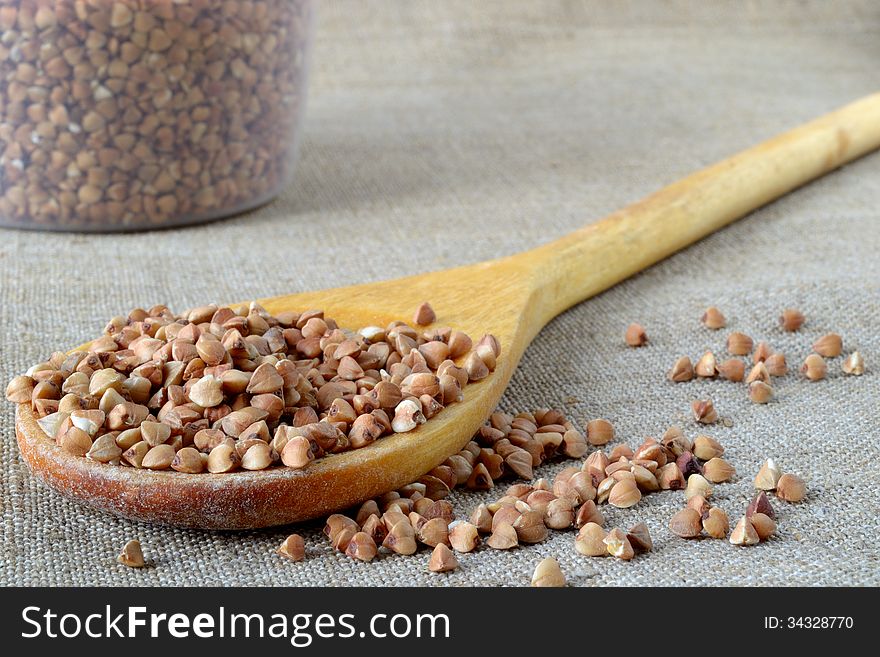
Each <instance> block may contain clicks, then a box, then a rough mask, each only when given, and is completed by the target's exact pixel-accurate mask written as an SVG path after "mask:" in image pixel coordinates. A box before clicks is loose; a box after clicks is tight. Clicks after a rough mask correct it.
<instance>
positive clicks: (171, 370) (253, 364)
mask: <svg viewBox="0 0 880 657" xmlns="http://www.w3.org/2000/svg"><path fill="white" fill-rule="evenodd" d="M434 319H435V315H434V312H433V310H432V309H431V307H430V306H429V305H428V304H423V305H422V306H421V307H420V308H419V309H418V310H417V312H416V316H415V318H414V320H415V321H414V323H415V324H416V325H417V326H419V327H420V328H414V327H413V326H410V325H408V324H406V323H404V322H400V321H397V322H392V323H391V324H390V325H388V326H387V327H385V328H381V327H377V326H368V327H365V328H361V329H360V330H359V331H358V332H357V333H353V332H351V331H345V330H343V329H340V328H339V327H338V326H337V324H336V322H335V321H334V320H332V319H331V318H329V317H325V316H324V313H323V312H321V311H319V310H312V311H307V312H303V313H295V312H286V313H282V314H280V315H279V316H277V317H273V316H272V315H270V314H269V313H268V312H266V310H265V309H263V308H262V307H261V306H260V305H259V304H256V303H251V304H250V306H243V307H241V308H237V309H232V308H218V307H217V306H203V307H200V308H195V309H193V310H190V311H187V312H185V313H183V314H181V315H175V314H173V313H172V312H171V311H170V310H169V309H168V308H167V307H166V306H155V307H153V308H150V309H149V310H142V309H137V310H134V311H132V312H131V313H129V314H128V316H127V317H116V318H114V319H112V320H111V321H110V322H109V323H108V324H107V326H106V328H105V329H104V335H103V336H102V337H100V338H98V339H96V340H95V341H93V342H92V343H91V344H90V345H88V347H87V348H85V349H81V350H77V351H73V352H71V353H69V354H66V353H63V352H56V353H55V354H53V355H52V356H51V357H50V358H49V360H48V361H46V362H44V363H40V364H38V365H35V366H33V367H31V368H30V369H29V370H28V372H27V374H25V375H23V376H18V377H15V378H14V379H13V380H12V381H11V382H10V383H9V386H8V387H7V389H6V398H7V399H8V400H9V401H12V402H15V403H30V405H31V409H32V410H33V412H34V413H35V415H36V416H37V418H38V420H37V421H38V423H39V425H40V427H41V428H42V429H43V431H44V432H45V433H46V435H47V436H48V437H49V438H52V439H54V440H55V442H56V444H57V445H58V446H59V448H60V449H62V450H64V451H65V452H68V453H70V454H72V455H75V456H82V457H86V458H88V459H90V460H93V461H97V462H100V463H105V464H112V465H119V466H128V467H134V468H144V469H147V470H168V469H171V470H176V471H178V472H183V473H189V474H198V473H202V472H209V473H224V472H231V471H233V470H236V469H238V468H243V469H246V470H263V469H266V468H269V467H272V466H278V465H283V466H286V467H289V468H304V467H305V466H307V465H308V464H309V463H310V462H311V461H313V460H314V459H316V458H320V457H322V456H324V455H331V454H337V453H340V452H344V451H348V450H352V449H359V448H362V447H366V446H367V445H369V444H371V443H373V442H374V441H376V440H378V439H379V438H381V437H382V436H385V435H388V434H392V433H405V432H408V431H412V430H413V429H415V428H416V427H417V426H418V425H419V424H422V423H424V422H426V421H427V420H429V419H430V418H432V417H434V416H435V415H436V414H437V413H439V412H440V411H441V410H442V409H443V408H444V406H446V405H448V404H451V403H454V402H456V401H459V400H460V399H461V395H462V388H464V387H465V386H466V385H468V384H469V383H471V382H474V381H479V380H481V379H483V378H485V377H486V376H488V374H489V372H490V370H494V369H495V363H496V358H497V357H498V355H499V354H500V350H501V347H500V344H499V343H498V340H497V339H495V338H494V337H493V336H491V335H485V336H483V337H482V338H481V339H480V340H479V341H477V342H476V343H474V342H473V341H472V340H471V338H470V337H469V336H468V335H466V334H465V333H463V332H461V331H456V330H453V329H450V328H442V327H441V328H431V329H425V328H421V327H424V326H425V325H427V324H430V323H432V322H433V321H434ZM457 358H463V362H462V364H461V366H458V365H456V364H455V362H454V361H453V359H457Z"/></svg>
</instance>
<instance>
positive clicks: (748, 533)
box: [278, 308, 864, 586]
mask: <svg viewBox="0 0 880 657" xmlns="http://www.w3.org/2000/svg"><path fill="white" fill-rule="evenodd" d="M703 322H704V324H706V326H707V327H709V328H711V329H719V328H722V327H723V326H724V325H725V320H724V318H723V316H722V315H721V313H720V311H718V309H717V308H710V309H708V310H707V312H706V313H705V315H704V316H703ZM780 322H781V325H782V327H783V329H784V330H786V331H796V330H797V329H798V328H800V326H801V325H802V324H803V322H804V318H803V315H802V314H801V313H799V312H798V311H795V310H786V311H785V312H784V313H783V314H782V317H781V320H780ZM625 340H626V342H627V344H629V345H630V346H642V345H644V344H645V343H646V342H647V333H646V331H645V329H644V328H643V327H641V326H639V325H637V324H633V325H631V326H630V327H629V328H628V329H627V331H626V335H625ZM752 346H753V344H752V341H751V338H749V337H748V336H745V335H744V334H741V333H733V334H731V336H730V338H729V339H728V350H729V351H730V352H731V353H732V354H735V355H740V356H744V355H747V354H748V353H749V352H751V351H752ZM813 349H814V351H815V352H816V353H815V354H813V355H812V356H810V357H808V358H807V359H806V362H805V365H804V367H803V368H802V371H803V373H804V375H805V376H806V377H807V378H808V379H809V380H811V381H815V380H818V379H819V378H821V376H822V375H824V370H823V373H822V375H820V374H819V373H818V372H819V370H818V369H817V368H818V367H820V365H818V363H819V362H820V361H821V364H822V365H824V358H832V357H835V356H838V355H840V353H841V351H842V341H841V339H840V337H839V336H837V335H836V334H833V333H832V334H828V335H826V336H824V337H822V338H821V339H819V340H818V341H817V342H816V343H815V344H814V345H813ZM753 358H754V362H755V365H754V366H753V368H752V374H750V376H749V379H750V380H749V383H750V385H751V384H753V383H754V382H755V381H759V382H761V383H764V384H766V385H767V386H768V387H769V377H770V376H771V375H772V376H783V375H784V374H785V373H786V371H787V370H786V368H785V357H784V355H783V354H781V353H774V352H773V351H772V350H771V349H770V347H769V346H768V345H767V343H761V344H759V345H758V348H757V349H755V351H754V354H753ZM817 359H819V360H818V361H817ZM737 363H738V365H737ZM745 367H746V364H745V362H743V361H741V360H734V359H730V360H726V361H724V362H722V363H717V362H716V360H715V357H714V355H712V354H711V353H707V354H706V355H705V356H704V357H703V358H701V359H700V362H699V363H698V366H697V368H693V367H692V366H690V361H689V360H687V359H686V358H684V359H680V360H679V362H678V363H677V364H676V367H674V368H673V372H672V373H670V376H669V378H670V380H672V381H676V382H678V381H686V380H690V379H691V378H693V376H694V373H696V374H697V376H698V377H703V378H706V377H711V376H716V375H720V376H722V377H724V378H727V379H729V380H732V381H742V380H743V379H744V378H745ZM694 369H696V370H697V371H696V372H694ZM842 369H843V371H844V373H846V374H852V375H859V374H862V373H863V372H864V361H863V359H862V357H861V355H860V354H859V353H858V352H853V353H852V354H851V355H850V356H849V357H848V358H847V359H846V360H845V361H844V363H843V364H842ZM765 370H766V376H765ZM737 372H739V374H737ZM750 396H751V398H752V399H753V401H756V402H762V403H763V402H764V401H766V400H762V399H760V395H759V394H758V393H757V392H755V386H754V385H751V388H750ZM756 397H758V398H756ZM692 411H693V414H694V419H695V421H696V422H697V423H698V425H705V424H712V423H714V422H717V421H718V419H719V418H718V414H717V412H716V411H715V408H714V405H713V403H712V401H711V400H709V399H707V400H698V401H694V402H693V404H692ZM585 429H586V431H585V433H581V432H580V431H578V430H577V428H576V427H575V426H574V424H573V423H572V422H570V421H569V420H567V419H566V418H565V417H564V416H563V414H562V413H561V412H559V411H556V410H547V409H541V410H538V411H535V412H533V413H519V414H516V415H510V414H506V413H500V412H496V413H493V415H492V416H491V417H490V418H489V420H488V422H487V424H486V425H485V426H484V427H483V428H482V429H481V430H480V431H479V432H478V433H477V435H475V436H474V440H473V441H472V442H471V443H470V444H469V445H468V446H467V447H466V448H465V449H464V450H462V451H461V452H460V453H459V454H457V455H454V456H452V457H450V458H449V459H448V460H447V461H446V463H445V464H444V465H442V466H440V467H438V468H435V469H434V470H433V471H432V473H431V474H430V475H428V476H427V477H425V478H423V480H421V481H420V482H419V483H417V484H413V485H410V486H407V487H404V488H403V489H401V490H400V491H398V492H395V493H389V494H387V495H384V496H382V497H381V498H378V499H375V500H369V501H367V502H365V503H364V504H363V505H362V506H361V507H360V508H359V509H355V510H352V512H351V513H350V514H347V515H346V514H334V515H333V516H330V517H329V518H328V519H327V524H326V526H325V528H324V533H325V534H326V535H327V537H328V539H329V541H330V542H331V544H332V546H333V547H334V548H335V549H337V550H340V551H343V552H345V553H346V554H347V555H348V556H350V557H352V558H355V559H360V560H364V561H370V560H372V559H373V558H375V557H376V556H377V555H378V554H379V553H380V552H381V549H382V548H385V549H386V550H388V551H390V552H394V553H398V554H414V553H416V552H417V551H418V549H419V545H420V544H421V545H424V546H427V547H428V548H432V551H431V556H430V559H429V561H428V568H429V569H430V570H431V571H434V572H447V571H451V570H455V569H456V568H458V565H459V564H458V560H457V558H456V556H455V555H456V553H459V554H461V553H467V552H471V551H473V550H477V549H480V548H481V547H482V546H485V547H487V548H490V549H497V550H508V549H512V548H515V547H517V546H521V545H525V544H530V543H538V542H541V541H543V540H545V539H546V538H547V536H548V534H549V531H550V530H556V531H566V530H569V529H572V528H573V529H576V530H578V532H577V534H576V535H575V540H574V548H575V550H576V551H577V552H578V553H580V554H583V555H586V556H591V557H592V556H606V555H612V556H614V557H617V558H618V559H621V560H624V561H628V560H631V559H632V558H634V556H635V555H636V554H639V553H645V552H649V551H650V550H651V549H652V547H653V541H652V539H651V536H650V534H649V531H648V527H647V525H646V524H645V523H644V522H637V523H636V524H634V525H633V526H632V527H631V528H630V529H628V530H623V529H620V528H612V529H610V530H608V529H606V528H605V527H604V525H605V518H604V516H603V514H602V512H601V510H600V507H601V506H602V505H603V504H609V505H611V506H614V507H617V508H630V507H633V506H635V505H636V504H637V503H638V502H639V501H640V500H641V498H642V497H643V496H644V495H647V494H650V493H653V492H660V491H665V490H684V494H685V501H686V506H685V508H684V509H682V510H681V511H679V512H678V513H676V514H675V515H674V516H673V517H672V518H671V519H670V521H669V530H670V532H671V533H672V534H674V535H677V536H680V537H682V538H697V537H700V536H707V537H709V538H715V539H725V538H726V539H728V540H729V542H730V543H731V544H733V545H736V546H751V545H755V544H757V543H758V542H760V541H764V540H766V539H768V538H770V537H771V536H772V535H773V534H774V533H775V531H776V513H775V511H774V509H773V506H772V505H771V503H770V499H769V497H768V495H767V492H771V491H775V492H776V497H777V498H778V499H779V500H780V501H783V502H788V503H795V502H799V501H801V500H803V499H804V497H805V496H806V484H805V483H804V481H803V479H801V478H800V477H799V476H797V475H795V474H792V473H783V472H782V471H781V469H780V468H779V467H778V466H777V465H776V463H775V462H774V461H773V460H772V459H768V460H767V462H766V463H765V464H764V466H763V467H762V468H761V470H760V472H759V473H758V474H757V476H756V477H755V482H754V485H755V488H756V489H757V493H756V495H755V496H754V497H753V499H752V501H751V502H750V503H749V504H748V506H747V508H746V509H745V510H744V513H743V515H742V517H741V518H740V519H739V521H738V522H737V524H736V526H735V527H734V528H733V531H731V528H730V521H729V519H728V515H727V513H726V512H725V511H724V510H723V509H721V508H719V507H717V506H713V505H712V504H710V503H709V502H708V500H709V499H710V498H711V496H712V492H713V485H717V484H722V483H724V482H727V481H729V480H731V479H732V478H733V477H735V475H736V470H735V468H734V467H733V465H731V464H730V463H728V462H727V461H726V460H725V459H724V458H723V454H724V447H723V446H722V445H721V444H720V443H719V442H718V441H717V440H715V439H713V438H712V437H710V436H708V435H705V434H698V435H696V436H695V437H694V438H693V439H691V438H688V437H686V436H685V434H684V432H683V431H682V429H681V428H679V427H676V426H673V427H670V428H669V429H668V430H667V431H666V432H665V433H664V434H663V436H662V437H660V439H659V440H658V439H655V438H648V439H646V440H645V441H644V442H643V443H642V444H641V445H639V446H637V447H636V448H635V449H633V448H631V447H629V446H628V445H625V444H620V445H617V446H615V447H614V448H613V449H612V450H611V451H610V452H609V453H606V452H605V451H604V450H603V449H601V448H602V447H603V446H604V445H606V444H607V443H608V442H610V441H611V440H612V439H613V438H614V427H613V425H612V424H611V423H610V422H609V421H608V420H605V419H593V420H590V421H589V422H587V423H586V427H585ZM588 445H592V446H595V447H598V448H599V449H596V450H595V451H593V452H592V453H591V454H589V456H587V458H586V459H585V460H584V461H583V462H582V463H580V464H579V465H577V466H569V467H566V468H564V469H563V470H562V471H560V472H559V473H558V474H557V475H556V477H555V478H554V480H553V482H552V483H551V482H549V481H547V480H546V479H537V480H535V481H531V482H530V483H513V484H512V485H510V486H509V487H508V488H507V489H506V490H505V493H504V495H503V496H501V497H500V498H499V499H497V500H495V501H494V502H491V503H489V504H480V505H479V506H477V508H476V509H474V510H473V512H472V513H471V515H470V517H469V518H468V519H467V520H464V519H456V518H455V516H454V512H453V508H452V505H451V504H449V503H448V502H447V501H446V500H445V499H443V498H444V497H445V496H446V495H447V494H448V492H449V489H451V488H452V487H454V486H455V485H465V486H468V487H470V488H490V487H492V486H494V484H495V482H496V481H497V480H498V479H500V478H501V477H503V476H505V475H517V476H520V477H522V478H523V479H530V478H531V474H532V468H533V467H537V466H538V465H540V464H541V463H542V462H545V461H547V460H549V459H553V458H554V457H559V456H566V457H569V458H581V457H583V456H585V455H586V453H587V451H588V450H589V446H588ZM517 448H518V449H519V450H524V451H525V452H526V453H522V452H517V451H514V450H515V449H517ZM514 455H515V458H513V459H512V458H511V457H512V456H514ZM529 456H531V457H532V460H531V462H530V461H529V458H528V457H529ZM492 464H495V465H497V466H500V467H495V468H493V466H492ZM517 464H521V465H523V466H525V467H522V468H520V469H517V468H516V467H515V466H516V465H517ZM438 481H439V482H440V484H442V485H438ZM278 553H279V554H281V555H282V556H284V557H287V558H289V559H292V560H294V561H299V560H302V559H304V558H305V557H306V546H305V542H304V540H303V538H302V537H301V536H299V535H297V534H292V535H291V536H289V537H288V538H287V539H286V540H285V541H284V542H283V543H282V545H281V546H280V547H279V549H278ZM565 582H566V580H565V575H564V574H563V573H562V571H561V569H560V567H559V564H558V563H557V562H556V560H555V559H552V558H549V559H544V560H542V561H541V562H540V563H539V564H538V565H537V567H536V568H535V571H534V574H533V576H532V585H533V586H563V585H565Z"/></svg>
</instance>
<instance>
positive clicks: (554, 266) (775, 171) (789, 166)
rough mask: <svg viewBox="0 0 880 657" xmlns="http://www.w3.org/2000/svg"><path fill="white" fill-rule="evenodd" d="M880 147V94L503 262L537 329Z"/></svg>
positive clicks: (787, 133) (785, 134) (852, 104)
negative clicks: (522, 277)
mask: <svg viewBox="0 0 880 657" xmlns="http://www.w3.org/2000/svg"><path fill="white" fill-rule="evenodd" d="M877 148H880V93H875V94H872V95H870V96H867V97H865V98H862V99H861V100H858V101H856V102H854V103H851V104H849V105H846V106H844V107H842V108H841V109H838V110H836V111H834V112H831V113H829V114H826V115H824V116H822V117H820V118H818V119H815V120H814V121H811V122H809V123H806V124H804V125H802V126H800V127H798V128H795V129H794V130H791V131H789V132H786V133H784V134H781V135H779V136H777V137H774V138H772V139H769V140H768V141H765V142H763V143H761V144H758V145H757V146H754V147H752V148H749V149H748V150H745V151H742V152H740V153H738V154H736V155H733V156H732V157H729V158H727V159H725V160H722V161H721V162H718V163H717V164H715V165H712V166H710V167H708V168H706V169H702V170H701V171H697V172H696V173H694V174H692V175H690V176H688V177H687V178H684V179H682V180H680V181H678V182H675V183H673V184H671V185H669V186H668V187H665V188H663V189H661V190H659V191H658V192H655V193H654V194H652V195H651V196H648V197H647V198H645V199H644V200H642V201H639V202H637V203H633V204H632V205H630V206H627V207H625V208H623V209H622V210H619V211H617V212H615V213H613V214H611V215H609V216H608V217H606V218H605V219H602V220H601V221H598V222H596V223H593V224H590V225H588V226H585V227H584V228H581V229H580V230H577V231H575V232H574V233H571V234H569V235H566V236H565V237H562V238H561V239H558V240H556V241H554V242H550V243H549V244H545V245H544V246H541V247H538V248H536V249H533V250H531V251H526V252H524V253H520V254H518V255H514V256H512V257H511V258H510V260H511V262H510V263H509V264H511V265H515V266H516V267H517V268H522V269H525V270H527V271H529V272H530V274H531V276H530V278H532V280H533V282H534V284H535V286H536V289H535V295H534V299H535V303H537V304H538V305H539V306H540V308H539V311H538V312H536V313H535V320H536V321H537V322H539V323H538V324H537V325H536V326H534V327H533V331H534V333H537V331H539V330H540V329H541V327H543V325H544V324H546V323H547V322H548V321H550V320H551V319H552V318H553V317H555V316H556V315H558V314H559V313H561V312H562V311H564V310H566V309H567V308H569V307H571V306H573V305H574V304H576V303H578V302H580V301H583V300H584V299H587V298H589V297H591V296H593V295H595V294H598V293H599V292H602V291H603V290H606V289H608V288H609V287H611V286H612V285H615V284H616V283H619V282H620V281H622V280H624V279H626V278H629V277H630V276H632V275H633V274H636V273H637V272H640V271H642V270H643V269H645V268H646V267H649V266H650V265H652V264H654V263H656V262H658V261H660V260H662V259H663V258H666V257H667V256H669V255H671V254H673V253H675V252H676V251H678V250H679V249H682V248H684V247H686V246H688V245H689V244H692V243H694V242H696V241H697V240H699V239H701V238H703V237H705V236H706V235H709V234H710V233H712V232H714V231H716V230H718V229H719V228H722V227H723V226H726V225H727V224H729V223H731V222H733V221H736V220H737V219H739V218H741V217H744V216H745V215H747V214H749V213H750V212H752V211H753V210H755V209H757V208H760V207H761V206H763V205H765V204H767V203H770V202H771V201H773V200H775V199H777V198H779V197H781V196H783V195H784V194H786V193H788V192H790V191H792V190H793V189H796V188H798V187H800V186H801V185H804V184H806V183H808V182H810V181H811V180H814V179H815V178H818V177H819V176H822V175H824V174H826V173H828V172H829V171H832V170H834V169H836V168H838V167H840V166H842V165H843V164H846V163H847V162H850V161H852V160H854V159H856V158H858V157H861V156H862V155H865V154H866V153H869V152H871V151H873V150H875V149H877Z"/></svg>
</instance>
